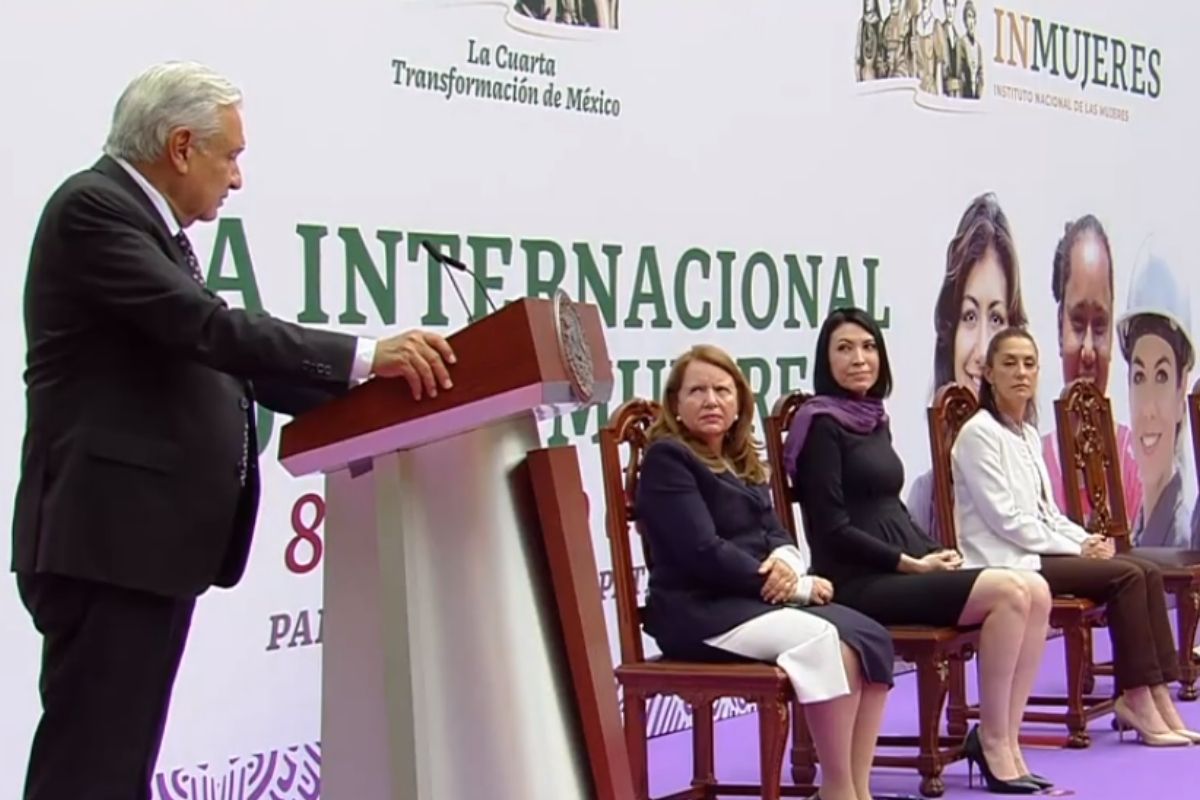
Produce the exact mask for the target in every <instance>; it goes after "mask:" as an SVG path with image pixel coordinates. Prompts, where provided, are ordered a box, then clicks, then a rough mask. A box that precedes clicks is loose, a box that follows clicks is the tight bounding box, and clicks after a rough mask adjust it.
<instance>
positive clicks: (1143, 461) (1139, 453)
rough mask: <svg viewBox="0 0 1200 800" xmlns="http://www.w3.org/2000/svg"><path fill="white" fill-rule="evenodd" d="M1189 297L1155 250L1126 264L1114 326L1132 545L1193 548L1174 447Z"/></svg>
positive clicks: (1181, 405) (1185, 366) (1190, 353)
mask: <svg viewBox="0 0 1200 800" xmlns="http://www.w3.org/2000/svg"><path fill="white" fill-rule="evenodd" d="M1191 323H1192V312H1191V297H1190V293H1189V290H1188V287H1187V285H1186V282H1185V281H1184V278H1183V275H1182V273H1179V272H1177V271H1175V270H1174V269H1172V267H1171V264H1170V263H1169V262H1168V260H1167V259H1166V258H1164V257H1163V253H1162V251H1161V250H1160V249H1159V245H1158V244H1157V243H1155V242H1151V241H1147V242H1146V243H1145V244H1144V245H1143V246H1142V250H1141V253H1140V254H1139V256H1138V259H1137V261H1136V262H1135V266H1134V274H1133V279H1132V281H1131V283H1130V287H1129V303H1128V305H1127V306H1126V309H1125V313H1124V314H1123V315H1122V316H1121V318H1120V320H1119V321H1118V323H1117V336H1118V338H1119V341H1120V344H1121V354H1122V355H1123V356H1124V357H1125V362H1126V363H1127V364H1128V365H1129V417H1130V427H1131V428H1132V429H1133V453H1134V458H1135V459H1136V460H1137V466H1138V475H1139V477H1140V478H1141V483H1142V507H1141V510H1140V511H1139V512H1138V513H1137V515H1136V517H1135V518H1134V519H1133V521H1132V523H1133V530H1132V543H1133V546H1134V547H1182V548H1189V547H1190V548H1196V547H1198V546H1200V532H1198V531H1197V518H1196V516H1195V514H1194V505H1195V503H1194V500H1192V499H1190V496H1191V494H1192V493H1191V492H1190V491H1189V490H1190V488H1191V487H1190V481H1189V482H1186V483H1185V481H1184V477H1183V476H1184V474H1185V470H1184V469H1183V467H1184V463H1183V456H1182V452H1183V451H1182V448H1181V446H1180V442H1181V439H1182V435H1183V429H1184V426H1185V425H1186V423H1187V387H1188V385H1189V375H1190V373H1191V369H1192V366H1193V365H1194V363H1195V353H1196V348H1195V343H1194V341H1193V339H1192V334H1191Z"/></svg>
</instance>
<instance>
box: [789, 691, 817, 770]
mask: <svg viewBox="0 0 1200 800" xmlns="http://www.w3.org/2000/svg"><path fill="white" fill-rule="evenodd" d="M791 761H792V783H793V784H795V785H796V786H812V783H813V780H814V779H816V777H817V752H816V749H815V748H814V747H813V740H812V734H811V733H809V732H808V722H807V720H805V719H804V708H803V707H802V706H801V705H800V704H799V703H792V755H791Z"/></svg>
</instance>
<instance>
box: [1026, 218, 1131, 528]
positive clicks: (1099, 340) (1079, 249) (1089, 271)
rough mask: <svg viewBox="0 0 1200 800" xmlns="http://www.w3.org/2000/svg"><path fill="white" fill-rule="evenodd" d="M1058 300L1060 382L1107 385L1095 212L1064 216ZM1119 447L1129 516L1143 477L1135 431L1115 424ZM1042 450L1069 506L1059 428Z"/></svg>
mask: <svg viewBox="0 0 1200 800" xmlns="http://www.w3.org/2000/svg"><path fill="white" fill-rule="evenodd" d="M1050 286H1051V291H1052V292H1053V293H1054V302H1055V303H1056V304H1057V305H1058V353H1059V357H1060V359H1061V360H1062V376H1063V386H1068V385H1070V384H1071V383H1072V382H1073V381H1075V380H1077V379H1079V378H1084V379H1086V380H1090V381H1092V382H1093V383H1095V384H1096V385H1097V386H1098V387H1100V389H1101V390H1103V391H1104V392H1105V393H1107V391H1108V370H1109V366H1110V364H1111V363H1112V351H1113V328H1114V323H1113V320H1114V317H1115V316H1116V314H1115V310H1114V308H1113V304H1114V303H1113V300H1114V298H1113V263H1112V248H1111V247H1110V246H1109V243H1108V234H1107V233H1105V231H1104V226H1103V225H1101V224H1100V220H1098V219H1097V218H1096V217H1095V216H1093V215H1091V214H1085V215H1084V216H1082V217H1080V218H1079V219H1077V220H1074V221H1073V222H1068V223H1067V225H1066V228H1065V230H1064V232H1063V236H1062V238H1061V239H1059V240H1058V246H1057V247H1055V249H1054V267H1053V270H1052V272H1051V280H1050ZM1116 434H1117V451H1118V452H1119V453H1120V459H1121V481H1122V485H1123V486H1124V488H1125V510H1126V512H1127V513H1128V514H1129V518H1130V519H1131V520H1132V519H1134V518H1135V517H1136V516H1137V513H1138V510H1139V509H1140V508H1141V505H1142V481H1141V478H1139V477H1138V467H1137V461H1136V460H1135V459H1134V457H1133V432H1132V431H1131V430H1130V429H1129V426H1127V425H1118V426H1117V431H1116ZM1042 456H1043V459H1044V460H1045V462H1046V471H1047V473H1048V474H1049V475H1050V485H1051V488H1052V489H1053V491H1054V500H1055V502H1056V503H1057V504H1058V507H1059V509H1060V510H1062V511H1064V512H1065V511H1066V509H1067V498H1066V494H1065V492H1064V491H1063V478H1062V459H1061V458H1060V456H1059V452H1058V434H1057V432H1056V431H1055V430H1054V429H1053V428H1052V429H1051V430H1050V431H1048V432H1047V433H1046V434H1045V435H1044V436H1042ZM1080 499H1081V501H1082V503H1083V508H1084V511H1085V513H1086V512H1087V511H1090V508H1091V506H1090V503H1089V502H1088V500H1087V493H1086V492H1084V491H1083V489H1082V488H1080Z"/></svg>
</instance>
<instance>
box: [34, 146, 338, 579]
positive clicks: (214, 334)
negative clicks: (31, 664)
mask: <svg viewBox="0 0 1200 800" xmlns="http://www.w3.org/2000/svg"><path fill="white" fill-rule="evenodd" d="M186 264H187V262H186V259H185V256H184V254H183V252H182V250H181V249H180V247H179V245H178V243H177V242H176V241H175V240H174V239H173V238H172V237H171V235H170V233H169V231H168V230H167V227H166V225H165V224H164V222H163V220H162V217H161V216H160V215H159V213H158V211H157V210H156V208H155V207H154V205H153V204H152V202H151V200H150V198H149V197H147V196H146V194H145V192H143V191H142V189H141V188H140V187H139V186H138V185H137V183H135V182H134V180H133V179H132V177H130V175H129V174H128V173H127V172H125V170H124V169H123V168H122V167H121V165H120V164H118V163H117V162H116V161H114V160H112V159H110V158H107V157H105V158H101V159H100V161H99V162H97V163H96V165H95V166H93V167H92V168H91V169H89V170H85V171H84V172H81V173H79V174H77V175H74V176H72V177H71V178H69V179H67V181H66V182H65V183H63V185H62V186H61V187H59V189H58V190H57V191H56V192H55V193H54V195H53V196H52V197H51V198H50V200H49V202H48V203H47V204H46V208H45V210H44V211H43V213H42V217H41V220H40V222H39V224H38V228H37V233H36V236H35V238H34V241H33V249H32V254H31V256H30V262H29V272H28V275H27V277H26V285H25V331H26V338H27V343H28V352H27V367H26V370H25V384H26V404H27V410H26V427H25V440H24V445H23V447H22V452H21V478H20V483H19V485H18V487H17V497H16V503H15V508H14V519H13V569H14V570H15V571H17V572H20V573H54V574H58V575H65V576H70V577H75V578H83V579H88V580H94V581H100V582H103V583H107V584H113V585H117V586H123V587H128V588H132V589H138V590H143V591H148V592H153V593H156V594H161V595H168V596H178V597H187V596H195V595H198V594H200V593H201V592H203V591H204V590H205V589H207V588H208V587H209V586H211V585H218V586H232V585H233V584H235V583H237V581H238V580H239V579H240V577H241V575H242V572H243V571H244V569H245V566H246V559H247V557H248V554H249V548H250V540H251V535H252V532H253V528H254V518H255V515H256V512H257V507H258V493H259V480H258V467H257V453H258V447H257V440H256V435H255V430H254V424H253V423H254V401H255V400H257V401H259V402H262V403H263V405H265V406H267V407H268V408H273V409H274V410H277V411H280V412H283V413H286V414H295V413H300V412H302V411H304V410H306V409H307V408H308V407H311V406H313V405H316V404H318V403H320V402H322V401H324V400H326V399H329V398H331V397H332V396H334V395H335V394H338V393H341V392H344V391H346V389H347V388H348V383H349V380H350V373H351V368H352V365H353V361H354V350H355V339H354V337H351V336H345V335H342V334H335V333H328V332H321V331H314V330H310V329H306V328H302V327H299V326H297V325H292V324H289V323H286V322H282V321H279V320H276V319H273V318H271V317H270V316H267V315H265V314H259V313H250V312H247V311H243V310H240V309H232V308H229V307H228V306H226V304H225V303H224V302H223V301H222V300H221V299H220V298H218V297H217V296H216V295H214V294H213V293H211V292H209V291H208V290H207V289H205V288H203V287H202V286H200V285H199V284H198V283H197V282H196V281H195V280H194V279H193V278H192V277H191V275H190V273H189V270H188V268H187V266H186ZM246 425H248V426H249V437H250V441H249V464H248V469H247V476H246V485H245V487H244V488H243V487H242V485H241V481H240V480H239V472H240V464H241V459H242V447H243V441H242V439H243V427H244V426H246Z"/></svg>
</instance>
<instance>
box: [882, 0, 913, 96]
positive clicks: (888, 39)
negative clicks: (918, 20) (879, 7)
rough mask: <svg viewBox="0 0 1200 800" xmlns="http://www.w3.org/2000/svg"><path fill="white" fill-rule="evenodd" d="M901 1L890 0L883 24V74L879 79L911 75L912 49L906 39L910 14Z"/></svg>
mask: <svg viewBox="0 0 1200 800" xmlns="http://www.w3.org/2000/svg"><path fill="white" fill-rule="evenodd" d="M901 6H902V3H901V0H892V4H891V8H890V9H889V10H888V17H887V20H885V21H884V23H883V52H884V64H885V66H884V69H885V71H884V73H883V74H882V75H880V76H879V77H881V78H907V77H909V76H910V75H912V48H911V47H910V42H909V38H908V34H909V20H910V14H909V12H908V10H907V9H905V8H902V7H901Z"/></svg>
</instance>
